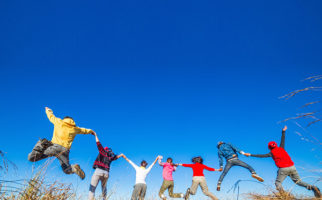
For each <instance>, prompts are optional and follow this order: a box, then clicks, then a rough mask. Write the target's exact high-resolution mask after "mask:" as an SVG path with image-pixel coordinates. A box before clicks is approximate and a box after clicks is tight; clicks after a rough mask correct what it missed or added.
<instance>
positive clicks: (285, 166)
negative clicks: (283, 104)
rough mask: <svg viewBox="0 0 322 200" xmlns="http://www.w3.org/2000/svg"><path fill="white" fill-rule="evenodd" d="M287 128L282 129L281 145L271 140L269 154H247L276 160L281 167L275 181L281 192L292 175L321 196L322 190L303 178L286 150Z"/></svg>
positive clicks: (295, 180) (293, 178) (302, 184)
mask: <svg viewBox="0 0 322 200" xmlns="http://www.w3.org/2000/svg"><path fill="white" fill-rule="evenodd" d="M286 130H287V126H285V127H284V128H283V130H282V138H281V144H280V146H277V143H276V142H269V143H268V148H269V149H270V152H269V153H267V154H250V153H246V154H245V155H246V156H253V157H258V158H267V157H272V158H273V160H274V161H275V164H276V166H277V167H278V168H279V169H278V172H277V177H276V181H275V185H276V189H277V190H278V191H280V192H284V190H283V186H282V183H283V181H284V180H285V178H286V177H288V176H289V177H290V178H291V179H292V180H293V181H294V183H296V184H297V185H299V186H302V187H305V188H306V189H308V190H312V191H313V192H314V195H315V197H317V198H321V197H322V196H321V192H320V190H319V188H318V187H316V186H314V185H310V184H308V183H305V182H303V181H302V180H301V178H300V176H299V174H298V172H297V170H296V168H295V166H294V162H293V161H292V159H291V157H290V156H289V155H288V153H287V152H286V151H285V131H286Z"/></svg>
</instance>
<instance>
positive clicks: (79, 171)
mask: <svg viewBox="0 0 322 200" xmlns="http://www.w3.org/2000/svg"><path fill="white" fill-rule="evenodd" d="M72 169H73V172H74V173H75V174H77V175H78V176H79V177H80V178H81V179H82V180H84V178H85V173H84V171H83V170H82V169H81V168H80V166H79V165H78V164H76V165H72Z"/></svg>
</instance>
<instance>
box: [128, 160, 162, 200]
mask: <svg viewBox="0 0 322 200" xmlns="http://www.w3.org/2000/svg"><path fill="white" fill-rule="evenodd" d="M122 157H123V158H124V159H125V160H126V161H127V162H129V163H130V164H131V165H132V166H133V168H134V169H135V171H136V179H135V185H134V190H133V192H132V197H131V200H144V197H145V194H146V189H147V186H146V182H145V178H146V176H147V175H148V174H149V172H150V171H151V169H152V167H153V166H154V164H155V163H156V162H157V160H158V159H159V157H160V156H158V157H157V158H156V159H155V161H154V162H153V163H152V164H151V165H150V166H149V167H148V168H146V167H147V165H148V163H147V162H146V161H145V160H143V161H142V162H141V166H140V167H139V166H137V165H136V164H134V163H133V162H132V161H131V160H129V159H128V158H127V157H126V156H125V155H123V156H122Z"/></svg>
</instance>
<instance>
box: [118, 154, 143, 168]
mask: <svg viewBox="0 0 322 200" xmlns="http://www.w3.org/2000/svg"><path fill="white" fill-rule="evenodd" d="M122 157H123V158H124V159H125V160H126V161H127V162H129V163H130V165H132V167H133V168H134V169H135V170H137V169H139V167H138V166H137V165H136V164H134V163H133V162H132V161H131V160H129V159H128V158H127V157H126V156H125V155H124V154H122Z"/></svg>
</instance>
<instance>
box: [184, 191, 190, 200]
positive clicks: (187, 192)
mask: <svg viewBox="0 0 322 200" xmlns="http://www.w3.org/2000/svg"><path fill="white" fill-rule="evenodd" d="M189 196H190V188H188V189H187V191H186V194H185V195H184V200H188V199H189Z"/></svg>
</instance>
